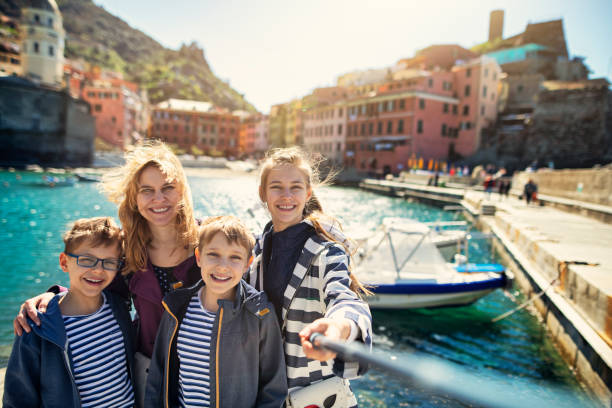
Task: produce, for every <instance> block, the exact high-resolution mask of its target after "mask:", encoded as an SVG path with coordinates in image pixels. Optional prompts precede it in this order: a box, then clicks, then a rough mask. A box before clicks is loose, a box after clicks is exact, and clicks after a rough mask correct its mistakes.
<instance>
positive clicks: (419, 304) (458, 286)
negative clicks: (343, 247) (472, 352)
mask: <svg viewBox="0 0 612 408" xmlns="http://www.w3.org/2000/svg"><path fill="white" fill-rule="evenodd" d="M409 226H411V227H409ZM430 235H431V228H430V227H429V226H427V225H425V224H423V223H419V222H416V221H411V222H408V221H406V220H402V222H398V219H396V218H386V219H384V220H383V222H382V224H381V227H380V228H378V229H377V230H376V231H375V232H374V233H373V234H372V236H371V237H370V238H369V239H368V240H367V243H366V244H365V245H364V247H363V248H361V250H360V252H359V253H358V254H357V256H356V267H355V271H354V273H355V275H356V276H358V277H359V279H360V280H361V281H362V282H363V283H365V284H366V285H370V287H371V290H372V292H373V293H374V295H373V296H369V297H368V298H367V301H368V303H369V305H370V307H371V308H373V309H413V308H431V307H449V306H463V305H469V304H471V303H473V302H475V301H476V300H478V299H480V298H481V297H483V296H485V295H487V294H488V293H490V292H492V291H493V290H495V289H498V288H504V287H508V286H509V285H511V282H512V279H511V275H510V274H509V273H508V272H506V271H505V268H504V267H503V266H502V265H499V264H473V263H469V262H468V260H467V259H466V257H464V256H458V257H456V259H457V260H458V262H455V263H450V262H446V261H445V260H444V258H443V257H442V255H441V254H440V251H439V249H438V248H437V247H436V245H435V244H434V242H433V240H432V239H431V237H430Z"/></svg>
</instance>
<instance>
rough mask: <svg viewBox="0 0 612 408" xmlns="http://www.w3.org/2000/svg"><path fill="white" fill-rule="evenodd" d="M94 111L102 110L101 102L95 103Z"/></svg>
mask: <svg viewBox="0 0 612 408" xmlns="http://www.w3.org/2000/svg"><path fill="white" fill-rule="evenodd" d="M94 111H96V112H102V105H100V104H95V105H94Z"/></svg>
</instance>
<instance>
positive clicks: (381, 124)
mask: <svg viewBox="0 0 612 408" xmlns="http://www.w3.org/2000/svg"><path fill="white" fill-rule="evenodd" d="M382 129H383V123H382V122H378V134H379V135H382Z"/></svg>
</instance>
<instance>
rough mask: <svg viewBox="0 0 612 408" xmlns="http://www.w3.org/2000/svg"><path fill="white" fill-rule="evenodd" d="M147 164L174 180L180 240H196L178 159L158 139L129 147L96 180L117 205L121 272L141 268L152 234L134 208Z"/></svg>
mask: <svg viewBox="0 0 612 408" xmlns="http://www.w3.org/2000/svg"><path fill="white" fill-rule="evenodd" d="M149 167H156V168H157V169H159V171H161V172H162V174H164V175H165V176H166V180H168V181H173V182H176V183H177V188H178V189H179V191H180V193H181V199H180V201H179V203H178V213H177V216H176V231H177V235H178V239H179V240H180V244H181V245H184V246H185V247H195V245H196V244H197V241H198V230H197V225H196V221H195V218H194V215H193V202H192V199H191V190H190V189H189V184H188V183H187V176H186V175H185V171H184V170H183V166H182V165H181V162H180V161H179V159H178V158H177V157H176V155H175V154H174V153H172V151H171V150H170V149H169V148H168V147H167V146H166V145H165V144H164V143H162V142H158V141H155V142H146V143H144V144H143V145H140V146H136V147H133V148H131V149H130V150H128V151H127V152H126V154H125V165H123V166H122V167H119V168H117V169H116V170H114V171H112V172H109V173H107V174H106V175H104V177H103V179H102V183H100V189H101V190H102V192H103V193H104V194H106V196H107V197H108V199H109V200H110V201H111V202H114V203H115V204H117V205H118V207H119V209H118V213H119V221H120V222H121V225H122V227H123V231H124V236H125V261H126V262H125V267H124V269H123V271H122V273H123V274H127V273H129V272H132V271H134V272H136V271H142V270H144V269H146V267H147V259H148V256H147V246H148V245H149V244H150V243H151V240H152V235H151V230H150V228H149V225H148V223H147V221H146V220H145V219H144V217H143V216H142V215H140V212H139V211H138V205H137V201H136V197H137V195H138V189H139V180H140V175H141V174H142V172H143V171H144V170H145V169H147V168H149Z"/></svg>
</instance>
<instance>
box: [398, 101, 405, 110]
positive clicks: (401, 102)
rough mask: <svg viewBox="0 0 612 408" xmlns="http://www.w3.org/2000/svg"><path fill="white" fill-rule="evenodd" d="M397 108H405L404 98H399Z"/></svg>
mask: <svg viewBox="0 0 612 408" xmlns="http://www.w3.org/2000/svg"><path fill="white" fill-rule="evenodd" d="M399 108H400V109H405V108H406V101H405V100H404V99H400V101H399Z"/></svg>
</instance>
